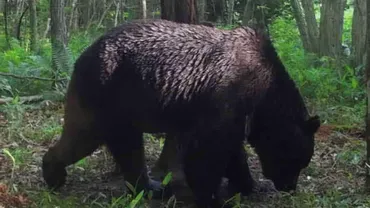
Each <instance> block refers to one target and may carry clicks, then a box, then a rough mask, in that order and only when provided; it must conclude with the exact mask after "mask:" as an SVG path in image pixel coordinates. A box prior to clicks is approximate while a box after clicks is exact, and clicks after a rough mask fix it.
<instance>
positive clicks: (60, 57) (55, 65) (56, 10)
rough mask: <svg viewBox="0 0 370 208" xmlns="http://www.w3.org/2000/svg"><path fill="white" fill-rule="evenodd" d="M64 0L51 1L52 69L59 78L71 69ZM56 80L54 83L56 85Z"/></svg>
mask: <svg viewBox="0 0 370 208" xmlns="http://www.w3.org/2000/svg"><path fill="white" fill-rule="evenodd" d="M64 7H65V1H64V0H51V1H50V19H51V21H50V23H51V27H50V35H51V49H52V69H53V70H54V78H55V80H57V79H58V74H59V73H60V72H61V71H69V70H70V66H69V63H68V61H69V60H68V53H67V28H66V20H65V16H64V15H65V14H64V11H63V9H64ZM55 84H56V82H54V83H53V87H55Z"/></svg>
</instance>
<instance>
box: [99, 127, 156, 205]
mask: <svg viewBox="0 0 370 208" xmlns="http://www.w3.org/2000/svg"><path fill="white" fill-rule="evenodd" d="M106 132H109V133H108V134H107V135H106V136H105V137H106V139H105V143H106V145H107V147H108V149H109V151H110V152H111V153H112V155H113V158H114V160H115V162H116V163H117V164H118V165H119V166H120V169H121V170H120V171H121V173H123V175H124V179H125V181H127V182H129V183H130V184H131V185H132V186H133V187H134V188H136V191H139V192H140V191H141V190H142V189H145V190H147V191H148V190H153V197H154V198H157V195H158V192H160V191H162V186H161V183H160V182H158V181H155V180H152V179H150V177H149V176H148V170H147V167H146V162H145V152H144V144H143V138H142V136H143V132H141V131H140V130H137V129H135V128H134V127H133V126H131V125H127V126H124V127H122V126H120V127H119V128H114V129H110V130H109V131H106ZM158 197H159V196H158Z"/></svg>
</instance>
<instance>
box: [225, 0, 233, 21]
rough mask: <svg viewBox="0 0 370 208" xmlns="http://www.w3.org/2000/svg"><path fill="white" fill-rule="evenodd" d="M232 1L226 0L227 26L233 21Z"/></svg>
mask: <svg viewBox="0 0 370 208" xmlns="http://www.w3.org/2000/svg"><path fill="white" fill-rule="evenodd" d="M234 4H235V1H234V0H226V4H225V6H226V12H227V24H228V25H232V24H233V20H234Z"/></svg>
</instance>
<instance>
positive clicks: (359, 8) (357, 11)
mask: <svg viewBox="0 0 370 208" xmlns="http://www.w3.org/2000/svg"><path fill="white" fill-rule="evenodd" d="M353 6H354V10H353V19H352V54H353V60H352V64H351V65H352V66H353V67H358V66H360V65H362V64H365V63H364V61H365V59H364V58H365V53H366V27H364V25H366V0H355V1H354V5H353Z"/></svg>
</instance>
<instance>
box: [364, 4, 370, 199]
mask: <svg viewBox="0 0 370 208" xmlns="http://www.w3.org/2000/svg"><path fill="white" fill-rule="evenodd" d="M366 3H367V5H370V0H367V1H366ZM366 18H367V24H366V25H367V26H366V28H367V36H366V45H367V48H369V47H370V12H368V13H367V16H366ZM366 60H367V61H366V62H367V63H366V92H367V109H366V112H367V114H366V136H365V138H366V149H367V158H366V163H365V169H366V183H365V189H366V190H367V191H368V192H370V53H369V52H368V53H367V57H366Z"/></svg>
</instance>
